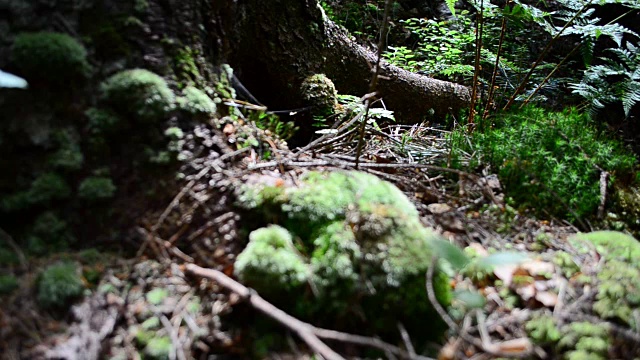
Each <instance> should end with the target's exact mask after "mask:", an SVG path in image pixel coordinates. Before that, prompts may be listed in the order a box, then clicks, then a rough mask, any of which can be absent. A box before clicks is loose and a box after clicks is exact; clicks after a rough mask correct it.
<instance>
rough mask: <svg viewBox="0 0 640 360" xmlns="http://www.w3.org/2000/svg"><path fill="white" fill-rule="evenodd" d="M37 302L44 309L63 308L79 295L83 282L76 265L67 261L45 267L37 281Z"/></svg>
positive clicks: (81, 291) (82, 288)
mask: <svg viewBox="0 0 640 360" xmlns="http://www.w3.org/2000/svg"><path fill="white" fill-rule="evenodd" d="M37 288H38V291H37V300H38V304H39V305H40V306H41V307H43V308H45V309H56V310H60V309H64V308H66V307H67V306H68V305H69V304H70V302H71V301H72V300H74V299H76V298H78V297H80V296H81V295H82V293H83V291H84V283H83V281H82V277H81V276H80V272H79V269H78V267H77V266H76V265H75V264H73V263H69V262H64V263H58V264H54V265H51V266H49V267H47V268H46V269H45V270H44V271H43V272H42V274H40V277H39V279H38V282H37Z"/></svg>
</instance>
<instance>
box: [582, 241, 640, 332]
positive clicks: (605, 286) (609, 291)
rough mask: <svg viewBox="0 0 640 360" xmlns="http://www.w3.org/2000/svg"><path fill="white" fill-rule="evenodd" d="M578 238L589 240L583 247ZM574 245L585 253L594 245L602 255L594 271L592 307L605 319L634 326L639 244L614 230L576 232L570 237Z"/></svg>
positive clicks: (639, 292) (638, 304)
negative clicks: (601, 262) (596, 293)
mask: <svg viewBox="0 0 640 360" xmlns="http://www.w3.org/2000/svg"><path fill="white" fill-rule="evenodd" d="M581 241H586V242H589V243H590V244H587V245H590V247H589V246H585V244H584V243H581ZM572 243H573V244H574V246H576V248H578V249H580V250H582V251H583V252H587V251H589V250H590V249H592V248H593V246H594V245H595V248H596V250H597V252H598V253H599V254H600V256H602V257H603V258H604V264H602V268H601V269H599V271H598V274H597V279H598V283H599V284H598V295H597V296H596V302H595V303H594V304H593V310H594V311H595V312H596V313H597V314H598V315H600V316H601V317H602V318H604V319H610V320H615V321H621V322H623V323H625V324H628V325H629V326H630V327H631V328H637V327H638V326H640V324H637V323H636V322H637V318H636V317H634V316H633V314H634V312H638V311H640V286H639V285H638V279H640V260H639V259H640V243H638V240H636V239H635V238H633V237H632V236H630V235H626V234H624V233H620V232H616V231H595V232H592V233H586V234H578V235H576V236H574V238H573V239H572Z"/></svg>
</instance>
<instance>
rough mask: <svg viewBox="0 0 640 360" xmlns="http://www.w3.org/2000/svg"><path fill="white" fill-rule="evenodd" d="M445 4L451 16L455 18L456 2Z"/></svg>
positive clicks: (447, 0)
mask: <svg viewBox="0 0 640 360" xmlns="http://www.w3.org/2000/svg"><path fill="white" fill-rule="evenodd" d="M445 1H446V3H447V7H448V8H449V11H451V15H453V16H456V8H455V5H456V0H445Z"/></svg>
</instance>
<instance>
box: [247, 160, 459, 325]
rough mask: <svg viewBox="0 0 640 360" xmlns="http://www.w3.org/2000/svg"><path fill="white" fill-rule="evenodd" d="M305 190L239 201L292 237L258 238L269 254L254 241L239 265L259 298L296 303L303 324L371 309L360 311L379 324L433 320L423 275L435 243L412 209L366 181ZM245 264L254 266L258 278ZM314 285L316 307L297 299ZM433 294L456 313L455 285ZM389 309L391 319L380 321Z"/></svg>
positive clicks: (354, 176)
mask: <svg viewBox="0 0 640 360" xmlns="http://www.w3.org/2000/svg"><path fill="white" fill-rule="evenodd" d="M300 180H301V181H300V186H298V187H289V188H284V187H275V186H255V185H254V186H245V187H243V188H242V189H241V190H240V191H239V192H240V193H239V197H238V198H239V203H240V205H241V206H243V207H245V208H247V209H250V210H253V211H258V212H261V213H262V214H263V215H264V218H265V220H266V221H270V222H277V223H279V224H283V225H284V228H282V227H279V226H278V227H275V226H273V227H270V228H266V229H260V230H257V231H256V232H259V233H257V234H259V235H261V236H260V237H261V238H262V239H263V240H262V241H261V243H260V247H258V245H257V242H256V240H255V239H256V234H255V232H254V233H252V236H253V238H252V239H251V241H250V242H249V245H248V246H247V248H246V249H245V250H244V251H243V252H242V253H241V254H240V256H239V257H238V262H237V263H236V272H237V273H238V275H239V276H240V277H241V278H243V279H244V280H246V282H247V284H249V285H250V286H252V287H254V288H256V289H257V290H258V291H261V292H262V289H268V290H269V292H270V293H271V294H273V293H275V294H276V297H277V298H279V299H280V300H282V299H286V301H293V302H294V305H295V307H296V308H297V311H298V312H299V313H300V314H302V315H303V316H312V314H316V315H317V314H318V313H323V312H324V313H329V314H332V316H338V315H339V314H345V313H348V312H350V311H354V309H353V308H352V307H353V302H354V301H357V302H360V301H362V306H361V307H362V308H361V309H360V310H359V311H362V312H364V313H366V314H368V315H367V316H372V317H376V316H379V317H380V319H382V317H385V318H386V319H387V320H388V317H398V318H403V317H405V316H408V321H409V322H414V321H415V320H416V319H417V317H421V316H422V317H427V316H429V311H430V305H429V301H428V299H427V297H426V292H425V288H424V274H425V273H426V271H427V269H428V266H429V264H430V261H429V259H431V248H430V246H429V239H430V238H432V237H433V236H434V234H433V233H432V232H431V231H430V230H428V229H426V228H425V227H423V226H422V225H421V223H420V219H419V215H418V212H417V210H416V209H415V207H414V206H413V204H412V203H411V201H410V200H409V199H408V198H407V197H406V196H405V195H404V194H403V193H402V192H401V191H400V190H399V189H398V188H396V187H395V186H393V185H391V184H390V183H387V182H385V181H382V180H380V179H378V178H377V177H375V176H373V175H369V174H366V173H360V172H355V171H350V172H347V171H345V172H339V171H336V172H310V173H307V174H306V175H305V176H303V177H302V178H301V179H300ZM266 234H270V235H269V237H267V236H266ZM293 239H296V242H295V246H294V244H293ZM257 249H259V250H260V251H258V250H257ZM238 264H240V266H238ZM246 264H251V265H252V267H251V268H250V269H251V272H250V273H249V274H250V276H247V275H246V273H247V266H246ZM283 264H287V265H286V266H285V265H283ZM305 282H306V283H308V286H309V287H310V288H311V289H312V292H313V294H314V295H315V297H314V298H312V299H308V298H305V297H304V296H303V295H302V294H303V293H304V292H301V291H300V290H297V291H292V285H294V286H293V287H294V288H295V287H298V286H302V285H305ZM434 287H435V289H436V293H437V296H438V298H439V299H440V300H441V301H442V302H443V303H444V304H448V303H449V301H450V300H451V295H450V287H449V285H448V279H447V278H446V276H441V275H438V276H437V277H436V278H435V281H434ZM277 289H280V292H278V291H277ZM301 297H302V299H300V298H301ZM292 299H295V300H292ZM356 299H357V300H356ZM363 299H366V300H363ZM380 309H385V314H384V316H382V315H379V314H377V315H374V313H375V312H376V311H380ZM382 323H383V321H382V320H381V321H380V325H381V326H383V325H382ZM375 326H377V325H375Z"/></svg>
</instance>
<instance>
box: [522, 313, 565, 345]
mask: <svg viewBox="0 0 640 360" xmlns="http://www.w3.org/2000/svg"><path fill="white" fill-rule="evenodd" d="M525 327H526V329H527V333H528V334H529V337H530V338H531V339H532V340H533V341H534V342H535V343H536V344H540V345H548V344H554V343H557V342H558V341H559V340H560V339H561V337H562V334H561V333H560V329H559V328H558V325H557V324H556V322H555V321H554V319H553V317H551V316H549V315H544V316H540V317H537V318H533V319H531V320H530V321H529V322H528V323H527V324H526V326H525Z"/></svg>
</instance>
